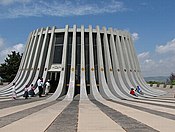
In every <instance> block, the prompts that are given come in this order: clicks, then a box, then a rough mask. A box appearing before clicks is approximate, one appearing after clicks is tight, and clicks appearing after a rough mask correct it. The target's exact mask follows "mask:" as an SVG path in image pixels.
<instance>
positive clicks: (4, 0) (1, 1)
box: [0, 0, 31, 6]
mask: <svg viewBox="0 0 175 132" xmlns="http://www.w3.org/2000/svg"><path fill="white" fill-rule="evenodd" d="M30 1H31V0H0V5H3V6H7V5H11V4H14V3H28V2H30Z"/></svg>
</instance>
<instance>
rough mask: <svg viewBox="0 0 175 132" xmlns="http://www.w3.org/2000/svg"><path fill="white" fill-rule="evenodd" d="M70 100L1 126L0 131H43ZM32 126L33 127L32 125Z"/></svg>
mask: <svg viewBox="0 0 175 132" xmlns="http://www.w3.org/2000/svg"><path fill="white" fill-rule="evenodd" d="M69 103H70V101H60V102H58V103H56V104H54V105H52V106H49V107H47V108H44V109H42V110H40V111H38V112H35V113H33V114H31V115H29V116H26V117H25V118H22V119H20V120H18V121H16V122H13V123H11V124H9V125H6V126H5V127H2V128H0V132H11V131H12V130H13V132H32V131H33V132H43V131H45V130H46V129H47V128H48V126H49V125H50V124H51V123H52V122H53V121H54V120H55V118H56V117H57V116H58V115H59V114H60V113H61V112H62V111H63V110H64V109H65V108H66V107H67V105H69ZM31 126H32V127H31Z"/></svg>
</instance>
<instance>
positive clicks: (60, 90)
mask: <svg viewBox="0 0 175 132" xmlns="http://www.w3.org/2000/svg"><path fill="white" fill-rule="evenodd" d="M68 30H69V26H68V25H66V27H65V33H64V43H63V55H62V61H61V65H62V70H61V73H60V80H59V83H58V86H57V89H56V91H55V93H54V94H53V95H52V96H51V97H50V98H48V100H56V99H57V98H59V97H60V96H62V95H63V94H64V93H63V88H64V83H65V69H66V65H67V64H66V60H67V42H68Z"/></svg>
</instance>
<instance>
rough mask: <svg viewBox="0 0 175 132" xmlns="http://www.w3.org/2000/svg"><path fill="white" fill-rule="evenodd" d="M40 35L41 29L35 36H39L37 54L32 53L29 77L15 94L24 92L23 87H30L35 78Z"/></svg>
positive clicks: (39, 49)
mask: <svg viewBox="0 0 175 132" xmlns="http://www.w3.org/2000/svg"><path fill="white" fill-rule="evenodd" d="M42 34H43V28H41V30H40V32H38V34H37V36H39V37H38V40H37V43H36V49H35V51H37V52H36V53H34V55H33V56H32V61H31V65H30V68H29V69H28V70H29V75H28V76H27V78H26V80H25V82H24V83H22V85H21V86H18V87H19V89H18V90H17V92H20V91H24V88H25V87H23V86H26V85H30V83H31V82H32V80H33V78H34V76H35V73H36V70H37V64H38V58H39V56H40V55H41V52H40V51H41V48H40V47H41V37H42ZM18 95H22V92H20V93H19V94H18Z"/></svg>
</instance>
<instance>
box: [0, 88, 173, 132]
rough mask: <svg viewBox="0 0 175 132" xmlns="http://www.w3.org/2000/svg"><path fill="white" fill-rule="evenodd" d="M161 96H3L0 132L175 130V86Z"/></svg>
mask: <svg viewBox="0 0 175 132" xmlns="http://www.w3.org/2000/svg"><path fill="white" fill-rule="evenodd" d="M168 92H169V93H168V94H167V95H166V96H162V97H159V98H157V99H151V98H149V99H134V100H98V99H96V100H95V99H92V98H91V97H90V96H89V100H84V101H83V100H81V101H80V100H79V95H77V96H76V97H75V98H74V100H73V101H71V100H64V97H62V98H59V99H58V100H55V101H49V100H47V97H43V98H39V97H34V98H29V99H27V100H25V99H23V98H19V99H17V100H12V99H11V98H5V97H4V98H3V97H1V98H0V132H24V131H25V132H31V131H33V132H44V131H45V132H125V131H126V132H157V131H161V132H174V130H175V98H174V97H173V92H174V89H170V90H169V91H168Z"/></svg>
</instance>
